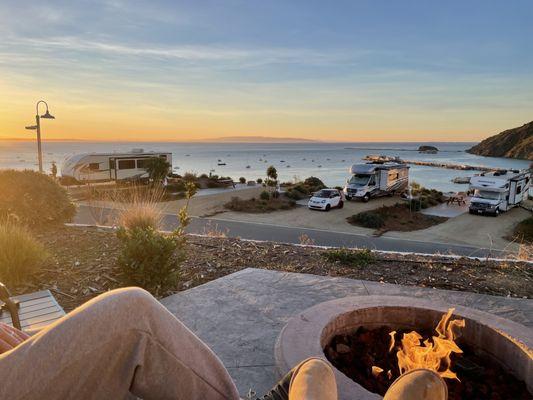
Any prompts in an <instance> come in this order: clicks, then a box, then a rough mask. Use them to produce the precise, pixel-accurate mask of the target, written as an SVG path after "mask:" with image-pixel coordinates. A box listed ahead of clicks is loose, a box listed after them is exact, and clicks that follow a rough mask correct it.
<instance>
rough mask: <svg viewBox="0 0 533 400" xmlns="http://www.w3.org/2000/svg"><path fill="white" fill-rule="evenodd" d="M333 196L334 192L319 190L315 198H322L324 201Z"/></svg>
mask: <svg viewBox="0 0 533 400" xmlns="http://www.w3.org/2000/svg"><path fill="white" fill-rule="evenodd" d="M332 194H333V191H332V190H319V191H318V192H316V193H315V194H314V195H313V197H320V198H322V199H327V198H329V197H330V196H331V195H332Z"/></svg>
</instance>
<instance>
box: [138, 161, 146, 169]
mask: <svg viewBox="0 0 533 400" xmlns="http://www.w3.org/2000/svg"><path fill="white" fill-rule="evenodd" d="M147 161H148V159H147V158H144V159H142V160H137V168H141V169H145V168H146V162H147Z"/></svg>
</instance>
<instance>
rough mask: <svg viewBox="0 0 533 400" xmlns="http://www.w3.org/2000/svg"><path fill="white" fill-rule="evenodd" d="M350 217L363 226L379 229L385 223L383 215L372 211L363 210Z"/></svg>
mask: <svg viewBox="0 0 533 400" xmlns="http://www.w3.org/2000/svg"><path fill="white" fill-rule="evenodd" d="M351 219H352V220H353V221H354V222H357V223H358V224H359V225H361V226H364V227H365V228H372V229H379V228H381V227H383V225H385V219H384V218H383V216H382V215H380V214H378V213H376V212H373V211H364V212H361V213H359V214H355V215H353V216H352V217H351Z"/></svg>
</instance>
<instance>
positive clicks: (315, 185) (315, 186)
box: [304, 176, 326, 192]
mask: <svg viewBox="0 0 533 400" xmlns="http://www.w3.org/2000/svg"><path fill="white" fill-rule="evenodd" d="M304 185H305V186H307V187H308V190H309V191H310V192H316V191H318V190H320V189H324V188H325V187H326V185H324V182H322V181H321V180H320V179H319V178H317V177H314V176H310V177H309V178H307V179H306V180H305V181H304Z"/></svg>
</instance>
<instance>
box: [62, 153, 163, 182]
mask: <svg viewBox="0 0 533 400" xmlns="http://www.w3.org/2000/svg"><path fill="white" fill-rule="evenodd" d="M152 157H161V158H164V159H165V160H167V161H168V162H169V163H170V164H171V165H172V153H159V152H145V151H144V150H143V149H133V150H132V151H130V152H127V153H84V154H75V155H72V156H69V157H67V158H66V159H65V161H63V164H62V166H61V175H62V176H63V177H69V178H74V179H75V180H76V181H79V182H105V181H119V180H128V179H143V178H147V177H148V173H147V172H146V169H145V165H146V160H148V159H150V158H152Z"/></svg>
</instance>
